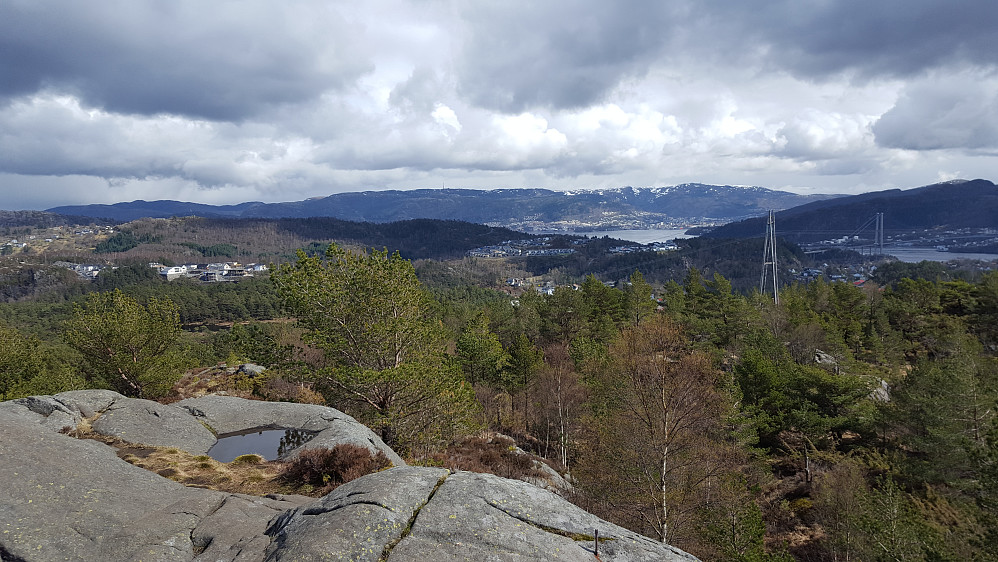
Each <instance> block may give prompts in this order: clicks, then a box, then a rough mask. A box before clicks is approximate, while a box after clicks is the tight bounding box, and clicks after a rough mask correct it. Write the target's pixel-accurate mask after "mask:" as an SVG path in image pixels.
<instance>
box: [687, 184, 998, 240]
mask: <svg viewBox="0 0 998 562" xmlns="http://www.w3.org/2000/svg"><path fill="white" fill-rule="evenodd" d="M876 213H884V222H885V229H886V231H887V232H888V233H890V232H900V231H912V230H928V229H933V228H946V229H950V230H956V229H963V228H994V227H998V186H996V185H995V184H994V183H992V182H990V181H988V180H984V179H975V180H956V181H950V182H944V183H937V184H932V185H927V186H923V187H918V188H914V189H907V190H900V189H891V190H888V191H876V192H872V193H864V194H862V195H854V196H850V197H841V198H837V199H831V200H824V201H815V202H812V203H808V204H805V205H800V206H797V207H794V208H791V209H787V210H784V211H781V212H779V213H778V214H777V225H778V230H779V235H780V236H782V237H785V238H787V239H789V240H792V241H794V242H797V243H806V242H814V241H817V240H822V239H825V238H828V237H829V236H831V235H839V236H841V235H843V234H849V233H850V232H852V231H853V230H855V229H857V228H859V227H861V226H862V225H863V224H864V223H866V222H867V221H868V220H870V217H871V216H873V215H874V214H876ZM765 221H766V219H765V218H763V217H756V218H751V219H746V220H742V221H738V222H733V223H730V224H726V225H724V226H720V227H717V228H715V229H713V230H712V231H710V232H709V233H707V234H704V236H706V237H711V238H749V237H759V236H762V234H763V233H764V232H765Z"/></svg>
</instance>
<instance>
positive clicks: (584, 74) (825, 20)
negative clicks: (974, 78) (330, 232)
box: [458, 0, 998, 112]
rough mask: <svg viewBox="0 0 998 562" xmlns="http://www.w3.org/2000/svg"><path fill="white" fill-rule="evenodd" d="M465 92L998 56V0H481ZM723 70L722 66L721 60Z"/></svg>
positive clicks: (852, 71)
mask: <svg viewBox="0 0 998 562" xmlns="http://www.w3.org/2000/svg"><path fill="white" fill-rule="evenodd" d="M471 6H472V7H470V8H467V9H466V10H465V12H464V14H463V16H464V20H465V21H466V22H467V24H468V25H469V29H468V32H467V38H466V45H465V48H464V50H463V52H462V53H461V56H460V59H459V65H458V71H459V79H460V91H461V92H462V93H463V94H464V95H465V96H467V97H468V99H469V100H471V101H472V102H473V103H476V104H478V105H479V106H481V107H486V108H490V109H497V110H500V111H505V112H518V111H523V110H526V109H529V108H531V107H550V108H577V107H583V106H587V105H590V104H593V103H597V102H599V101H602V100H603V99H604V97H605V96H606V95H607V93H608V92H610V91H612V90H613V89H615V88H617V87H618V86H619V85H620V84H621V82H622V81H625V80H627V79H629V78H634V77H641V76H642V75H644V74H645V73H646V72H647V71H648V69H649V68H651V67H652V66H653V65H654V64H656V63H662V62H665V63H667V64H676V68H677V69H678V70H677V71H679V72H681V71H682V69H683V68H686V69H689V68H691V67H696V66H698V65H701V66H714V65H717V66H719V67H721V68H723V67H724V66H728V67H738V68H742V67H751V68H756V69H757V70H758V71H759V72H760V73H765V72H772V71H778V72H788V73H790V74H792V75H794V76H798V77H802V78H810V79H830V78H834V77H836V76H838V75H840V74H843V73H846V74H848V75H849V76H851V77H853V78H855V79H859V80H861V81H865V80H869V79H873V78H898V77H907V76H911V75H915V74H918V73H920V72H923V71H925V70H929V69H933V68H937V67H940V66H944V65H950V64H969V65H974V66H979V67H994V66H995V65H996V63H998V54H996V53H998V48H996V47H995V46H996V45H998V25H996V22H998V2H995V1H994V0H965V1H958V2H940V1H938V0H878V1H876V2H869V1H868V0H837V1H815V0H768V1H759V2H756V1H753V2H731V1H729V0H695V1H694V0H689V1H686V2H681V1H677V2H661V1H659V0H644V1H642V0H632V1H626V2H588V3H587V2H577V1H561V2H553V1H552V2H531V1H521V2H502V3H474V4H471ZM720 72H723V70H720Z"/></svg>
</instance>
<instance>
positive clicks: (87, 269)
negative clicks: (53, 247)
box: [52, 261, 114, 281]
mask: <svg viewBox="0 0 998 562" xmlns="http://www.w3.org/2000/svg"><path fill="white" fill-rule="evenodd" d="M52 265H55V266H58V267H65V268H66V269H71V270H73V271H75V272H76V274H77V275H79V276H80V278H81V279H86V280H87V281H93V280H94V279H97V276H98V275H100V272H101V271H104V270H105V269H114V267H112V266H109V265H103V264H98V263H70V262H66V261H57V262H55V263H53V264H52Z"/></svg>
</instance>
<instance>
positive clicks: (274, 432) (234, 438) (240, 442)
mask: <svg viewBox="0 0 998 562" xmlns="http://www.w3.org/2000/svg"><path fill="white" fill-rule="evenodd" d="M313 437H315V434H314V433H312V432H310V431H302V430H300V429H253V430H249V431H240V432H237V433H227V434H225V435H219V436H218V442H217V443H215V445H214V446H213V447H212V448H211V449H208V455H209V456H211V458H213V459H215V460H217V461H218V462H232V460H233V459H235V458H236V457H238V456H239V455H250V454H256V455H260V456H261V457H263V458H265V459H267V460H268V461H272V460H274V459H277V458H279V457H281V456H283V455H284V453H286V452H288V451H290V450H292V449H295V448H297V447H300V446H301V445H303V444H304V443H305V442H306V441H308V440H309V439H311V438H313Z"/></svg>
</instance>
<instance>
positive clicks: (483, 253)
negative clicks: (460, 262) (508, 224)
mask: <svg viewBox="0 0 998 562" xmlns="http://www.w3.org/2000/svg"><path fill="white" fill-rule="evenodd" d="M550 242H551V237H550V236H545V237H543V238H534V239H530V240H507V241H505V242H503V243H501V244H496V245H493V246H481V247H479V248H475V249H473V250H469V251H468V255H469V256H472V257H475V258H508V257H511V256H561V255H566V254H574V253H575V250H574V249H572V248H548V247H547V246H548V244H549V243H550Z"/></svg>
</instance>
